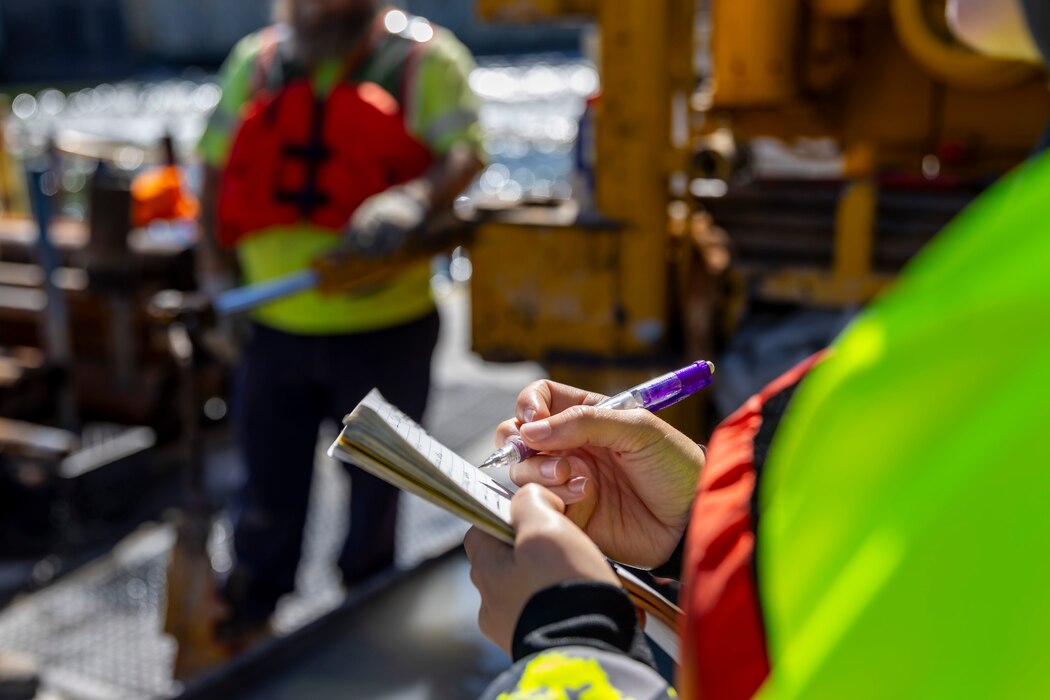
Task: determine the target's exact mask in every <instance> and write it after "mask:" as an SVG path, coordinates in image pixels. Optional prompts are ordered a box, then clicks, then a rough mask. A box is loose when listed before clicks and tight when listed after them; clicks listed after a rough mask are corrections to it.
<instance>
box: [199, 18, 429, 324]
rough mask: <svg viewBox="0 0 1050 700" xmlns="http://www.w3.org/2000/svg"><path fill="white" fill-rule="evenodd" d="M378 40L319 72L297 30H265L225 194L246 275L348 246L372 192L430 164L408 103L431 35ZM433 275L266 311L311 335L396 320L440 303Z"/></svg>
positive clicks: (405, 276)
mask: <svg viewBox="0 0 1050 700" xmlns="http://www.w3.org/2000/svg"><path fill="white" fill-rule="evenodd" d="M367 41H368V46H367V50H362V51H359V52H358V54H359V55H356V56H349V57H347V59H345V60H332V61H328V62H326V63H325V64H323V65H321V66H320V67H319V68H318V69H317V70H315V71H313V72H312V73H309V74H307V73H306V72H305V71H303V70H302V69H300V68H298V67H297V66H296V64H295V62H294V60H292V59H291V58H290V57H289V53H290V52H289V48H290V46H291V41H290V38H289V35H288V32H287V30H286V29H285V28H282V27H271V28H268V29H266V30H263V32H262V33H261V34H260V36H259V42H258V49H257V51H256V55H255V57H254V64H253V67H252V73H251V77H250V81H251V85H250V87H249V89H248V101H247V102H246V103H245V105H244V107H243V111H242V121H241V123H240V125H239V127H238V129H237V131H236V134H235V136H234V139H233V142H232V145H231V146H230V150H229V156H228V160H227V163H226V167H225V168H224V170H223V174H222V179H221V185H220V192H219V232H220V240H222V242H223V243H225V244H226V245H232V246H235V247H236V251H237V257H238V260H239V262H240V265H241V270H242V275H243V280H244V282H246V283H249V284H250V283H255V282H260V281H265V280H268V279H271V278H274V277H278V276H281V275H284V274H288V273H291V272H296V271H299V270H302V269H304V268H306V267H308V266H309V265H310V263H311V261H312V260H314V259H315V258H317V257H318V256H320V255H323V254H325V253H327V252H329V251H331V250H332V249H333V248H335V247H337V246H338V245H339V244H340V241H341V237H342V233H343V231H344V230H345V227H346V226H347V224H348V222H349V220H350V217H351V215H352V214H353V212H354V210H355V209H356V208H357V207H358V206H359V205H360V204H361V202H363V201H364V200H365V199H367V198H368V197H370V196H372V195H375V194H378V193H379V192H382V191H383V190H385V189H387V188H389V187H391V186H393V185H397V184H400V183H403V182H406V181H408V180H411V179H413V178H416V177H419V176H420V175H422V174H423V173H424V172H425V171H426V169H427V167H428V166H429V165H430V163H431V160H432V155H431V152H430V150H429V149H428V148H427V147H426V146H425V145H424V144H423V143H421V142H420V141H419V140H418V139H417V138H416V137H415V136H414V135H413V134H412V133H411V132H410V131H409V129H408V125H407V124H406V117H405V109H404V103H405V101H406V99H407V96H408V95H410V94H411V89H413V88H414V86H413V85H412V81H414V80H415V75H414V69H415V65H416V62H417V61H418V58H419V56H420V55H421V52H422V51H424V50H425V48H426V42H421V41H418V40H417V39H414V38H412V37H410V36H407V35H406V36H403V35H401V34H395V33H392V32H390V31H386V30H385V28H383V27H382V26H381V25H380V26H378V27H377V28H376V30H375V31H374V32H373V33H372V35H370V36H369V37H368V39H367ZM429 280H430V268H429V264H428V263H427V262H425V261H424V262H421V263H415V264H413V265H411V266H409V267H406V269H405V270H404V271H403V272H402V273H400V274H398V275H396V276H394V277H392V278H390V279H389V280H388V281H387V282H385V283H384V284H382V285H380V286H379V287H376V288H373V289H370V290H369V292H368V293H365V294H355V295H328V296H324V295H321V294H318V293H315V292H306V293H302V294H298V295H295V296H293V297H289V298H287V299H284V300H281V301H278V302H274V303H272V304H269V305H267V306H265V307H263V308H261V309H259V310H258V311H257V312H256V319H257V320H258V321H260V322H262V323H264V324H266V325H269V326H272V327H275V328H278V329H280V330H284V331H289V332H294V333H310V334H331V333H343V332H358V331H366V330H373V329H376V328H384V327H389V326H392V325H396V324H399V323H403V322H407V321H410V320H413V319H415V318H418V317H420V316H422V315H424V314H426V313H427V312H429V311H430V310H431V309H432V308H433V301H432V299H431V296H430V288H429Z"/></svg>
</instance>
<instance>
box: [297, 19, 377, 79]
mask: <svg viewBox="0 0 1050 700" xmlns="http://www.w3.org/2000/svg"><path fill="white" fill-rule="evenodd" d="M375 16H376V10H375V9H373V8H368V9H367V10H361V11H355V12H347V13H343V14H341V15H338V16H330V17H323V18H317V17H312V18H304V17H301V16H298V17H292V29H293V31H294V32H295V56H296V58H297V59H298V60H299V61H302V63H303V64H305V65H306V66H316V65H317V64H318V63H321V62H322V61H326V60H329V59H339V58H343V57H345V56H346V55H347V54H349V53H350V52H351V51H353V50H354V47H355V46H357V44H358V42H360V41H361V40H362V39H363V38H364V36H365V34H367V32H368V29H369V28H370V27H371V26H372V22H373V21H374V19H375Z"/></svg>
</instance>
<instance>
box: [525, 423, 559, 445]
mask: <svg viewBox="0 0 1050 700" xmlns="http://www.w3.org/2000/svg"><path fill="white" fill-rule="evenodd" d="M551 432H552V428H551V422H550V421H549V420H538V421H536V422H535V423H525V424H524V425H522V426H521V436H522V437H523V438H526V439H527V440H542V439H544V438H546V437H550V434H551Z"/></svg>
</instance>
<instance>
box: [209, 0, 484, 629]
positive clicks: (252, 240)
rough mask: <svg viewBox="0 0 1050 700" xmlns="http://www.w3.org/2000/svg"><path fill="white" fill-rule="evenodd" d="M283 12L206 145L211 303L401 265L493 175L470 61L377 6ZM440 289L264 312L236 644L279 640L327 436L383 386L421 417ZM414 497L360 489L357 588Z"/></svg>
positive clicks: (349, 576)
mask: <svg viewBox="0 0 1050 700" xmlns="http://www.w3.org/2000/svg"><path fill="white" fill-rule="evenodd" d="M276 14H277V19H278V20H279V21H278V23H277V24H276V25H274V26H271V27H269V28H266V29H264V30H262V31H260V32H258V33H256V34H253V35H251V36H248V37H247V38H245V39H243V40H242V41H241V42H239V43H238V44H237V46H236V47H235V48H234V49H233V51H232V53H231V54H230V56H229V58H228V59H227V60H226V62H225V64H224V65H223V67H222V71H221V76H220V81H221V85H222V88H223V96H222V100H221V102H220V103H219V105H218V107H217V108H216V110H215V112H214V114H213V115H212V116H211V118H210V121H209V122H208V126H207V129H206V131H205V133H204V135H203V137H202V139H201V142H200V145H199V151H200V153H201V155H202V157H203V159H204V161H205V164H206V171H205V187H204V193H203V197H202V200H203V202H202V207H203V211H204V216H203V223H204V230H205V235H204V240H203V241H202V246H201V253H202V255H201V260H202V264H201V284H202V287H204V289H205V290H206V291H211V292H214V291H217V290H220V289H222V288H224V287H227V286H229V285H230V284H232V283H233V281H234V280H235V279H237V280H239V281H240V282H243V283H256V282H261V281H264V280H267V279H270V278H274V277H277V276H280V275H284V274H288V273H292V272H296V271H300V270H303V269H306V268H308V267H309V266H310V265H311V263H312V262H314V261H316V260H317V259H318V258H321V257H323V256H326V255H331V254H333V252H334V251H337V252H338V253H339V254H342V255H345V254H347V253H349V254H350V255H357V256H367V257H369V258H374V259H376V260H380V259H383V258H384V257H386V256H390V255H392V254H395V253H397V252H398V251H399V250H401V249H403V247H404V246H405V245H410V244H411V243H412V241H413V238H414V237H417V236H420V235H422V234H421V231H422V229H423V227H424V224H425V223H426V222H427V221H428V220H429V219H430V217H433V216H435V215H438V214H442V213H446V212H448V211H449V210H450V209H451V204H452V201H453V199H454V198H455V196H457V195H458V194H459V192H460V191H461V190H462V189H463V188H464V187H465V186H466V185H468V184H469V182H470V181H471V179H472V178H473V177H474V175H475V174H476V173H477V172H478V170H479V169H480V165H481V163H480V158H479V154H480V152H481V139H480V129H479V127H478V124H477V104H476V99H475V96H474V95H473V94H472V93H471V91H470V88H469V86H468V76H469V73H470V71H471V69H472V67H473V65H474V64H473V59H472V57H471V56H470V54H469V53H468V51H467V50H466V48H465V47H464V46H463V45H462V44H460V43H459V41H458V40H456V39H455V37H454V36H452V35H451V34H450V33H449V32H447V31H445V30H443V29H441V28H439V27H435V26H433V25H431V24H430V23H428V22H427V21H426V20H424V19H422V18H418V17H412V16H409V15H407V14H405V13H403V12H401V11H399V10H386V9H382V8H380V7H379V6H378V2H377V0H279V1H278V2H277V5H276ZM238 267H239V276H236V269H237V268H238ZM429 279H430V268H429V263H428V262H427V261H421V262H417V263H414V264H412V265H410V266H408V267H406V268H405V269H403V270H401V271H400V272H399V273H398V274H396V275H395V276H394V277H392V278H390V279H388V280H387V281H386V282H384V283H381V284H379V285H377V286H375V287H372V288H369V289H368V291H367V292H366V293H359V294H334V295H322V294H320V293H317V292H305V293H301V294H298V295H296V296H294V297H290V298H287V299H285V300H282V301H278V302H275V303H272V304H269V305H267V306H265V307H263V308H260V309H259V310H258V311H256V312H255V313H254V316H253V319H252V320H253V328H252V334H251V339H250V342H249V344H248V346H247V348H246V351H245V353H244V357H243V359H242V362H241V367H240V368H239V374H238V380H237V386H236V387H235V401H234V406H233V418H234V421H235V430H236V435H237V439H238V442H239V446H240V449H241V450H242V451H243V455H244V458H245V460H246V463H247V479H246V483H245V484H244V485H243V488H242V491H241V492H240V494H239V499H238V503H237V508H236V513H235V516H236V523H235V533H234V542H235V550H236V564H235V567H234V569H233V571H232V573H231V574H230V576H229V578H228V580H227V582H226V584H225V588H224V594H225V598H226V602H227V603H228V604H229V606H230V611H231V613H230V616H229V618H228V619H227V620H225V621H224V623H223V624H222V625H221V626H220V632H221V633H222V634H224V635H226V636H227V637H229V638H230V639H232V640H234V641H236V640H237V639H238V638H239V637H242V636H246V635H254V634H255V633H256V632H259V631H261V630H264V629H265V626H266V622H267V619H268V618H269V616H270V614H271V613H272V612H273V610H274V608H275V605H276V603H277V600H278V599H279V598H280V597H281V596H282V595H283V594H285V593H288V592H290V591H292V590H293V589H294V587H295V574H296V568H297V565H298V562H299V558H300V550H301V541H302V536H303V526H304V522H305V518H306V510H307V499H308V494H309V491H310V483H311V476H312V472H313V464H314V459H315V455H316V451H315V448H316V444H317V433H318V426H319V424H320V423H321V422H322V421H323V420H324V419H332V420H336V421H338V420H340V419H341V418H342V416H343V415H344V414H345V413H346V412H347V411H349V410H350V409H351V408H353V407H354V406H355V405H356V404H357V402H358V401H359V400H360V399H361V398H363V397H364V395H365V393H366V392H367V391H368V390H369V389H370V388H371V387H373V386H376V387H378V388H379V389H380V390H381V391H382V392H383V394H384V395H385V396H386V397H387V398H388V399H390V400H391V401H393V402H394V403H395V404H397V405H398V406H400V407H401V408H402V409H403V410H404V411H405V412H406V413H407V414H408V415H410V416H412V417H413V418H414V419H416V420H419V419H420V418H421V417H422V414H423V411H424V407H425V404H426V400H427V392H428V387H429V384H430V362H431V355H432V352H433V349H434V346H435V342H436V340H437V335H438V316H437V312H436V310H435V307H434V302H433V299H432V298H431V294H430V288H429ZM397 496H398V490H397V489H396V488H394V487H392V486H389V485H387V484H386V483H384V482H382V481H380V480H378V479H376V478H374V477H372V476H371V475H369V474H366V473H364V472H360V471H357V470H354V471H353V474H352V484H351V505H350V520H351V524H350V531H349V535H348V536H347V540H346V544H345V547H344V549H343V552H342V554H341V555H340V557H339V562H338V564H339V567H340V569H341V571H342V576H343V581H344V583H345V584H346V585H347V586H353V585H354V584H355V583H357V582H359V581H361V580H363V579H365V578H367V577H368V576H370V575H372V574H374V573H375V572H377V571H379V570H381V569H383V568H385V567H388V566H390V565H391V564H392V563H393V561H394V542H395V537H394V527H395V521H396V516H397Z"/></svg>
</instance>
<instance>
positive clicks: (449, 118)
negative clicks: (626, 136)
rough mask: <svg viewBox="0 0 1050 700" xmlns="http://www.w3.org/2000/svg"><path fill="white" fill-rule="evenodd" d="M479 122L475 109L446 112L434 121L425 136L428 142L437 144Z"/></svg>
mask: <svg viewBox="0 0 1050 700" xmlns="http://www.w3.org/2000/svg"><path fill="white" fill-rule="evenodd" d="M477 121H478V113H477V112H476V111H474V110H473V109H455V110H452V111H450V112H446V113H445V114H442V115H441V116H440V117H438V118H437V119H435V120H434V121H432V122H431V123H430V125H429V126H428V127H427V133H426V135H425V138H426V142H427V143H429V144H435V143H437V142H438V141H439V140H441V138H442V137H443V136H447V135H448V134H450V133H453V132H456V131H460V130H462V129H466V128H467V127H469V126H471V125H473V124H476V123H477Z"/></svg>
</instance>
